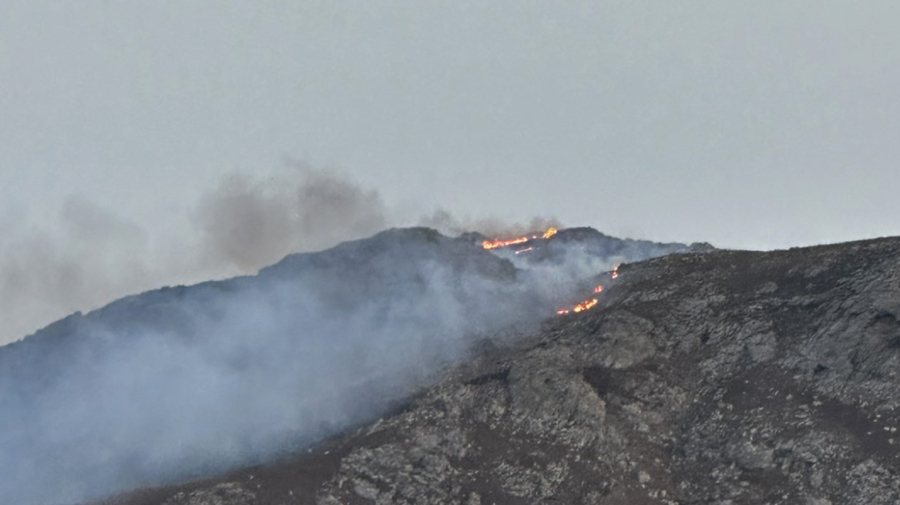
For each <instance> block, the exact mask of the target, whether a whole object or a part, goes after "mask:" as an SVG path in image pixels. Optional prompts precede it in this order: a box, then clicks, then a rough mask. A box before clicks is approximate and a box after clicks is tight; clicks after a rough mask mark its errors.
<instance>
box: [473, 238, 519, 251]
mask: <svg viewBox="0 0 900 505" xmlns="http://www.w3.org/2000/svg"><path fill="white" fill-rule="evenodd" d="M525 242H528V237H519V238H514V239H512V240H495V241H493V242H491V241H490V240H485V241H484V242H482V243H481V246H482V247H484V248H485V249H488V250H490V249H497V248H498V247H508V246H511V245H516V244H524V243H525Z"/></svg>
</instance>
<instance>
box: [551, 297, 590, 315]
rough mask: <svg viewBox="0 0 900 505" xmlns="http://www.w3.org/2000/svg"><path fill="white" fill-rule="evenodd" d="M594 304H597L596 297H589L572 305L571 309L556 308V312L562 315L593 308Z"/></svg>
mask: <svg viewBox="0 0 900 505" xmlns="http://www.w3.org/2000/svg"><path fill="white" fill-rule="evenodd" d="M595 305H597V299H596V298H591V299H590V300H585V301H583V302H581V303H579V304H578V305H576V306H574V307H572V308H571V309H562V310H557V311H556V313H557V314H560V315H562V314H568V313H569V312H584V311H585V310H591V309H593V308H594V306H595Z"/></svg>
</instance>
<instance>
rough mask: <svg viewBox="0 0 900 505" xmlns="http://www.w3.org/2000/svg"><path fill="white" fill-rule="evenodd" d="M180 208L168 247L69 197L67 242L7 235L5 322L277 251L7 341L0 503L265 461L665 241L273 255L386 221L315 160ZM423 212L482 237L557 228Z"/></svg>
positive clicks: (0, 395) (395, 234)
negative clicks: (180, 224) (192, 234)
mask: <svg viewBox="0 0 900 505" xmlns="http://www.w3.org/2000/svg"><path fill="white" fill-rule="evenodd" d="M195 209H196V210H195V212H194V214H193V216H192V218H193V223H194V226H195V227H196V228H195V229H196V230H197V231H198V233H197V234H196V238H195V240H194V241H193V242H186V243H187V244H188V246H189V247H187V246H185V247H181V248H180V249H178V248H175V249H166V248H164V247H162V248H161V247H160V246H159V244H158V243H155V242H154V241H153V240H151V238H150V235H149V234H148V233H147V232H145V231H144V230H143V229H142V228H141V227H140V226H137V225H135V224H133V223H129V222H127V221H125V220H122V219H120V218H117V217H116V216H115V215H114V214H112V213H109V212H107V211H104V210H103V209H100V208H99V207H97V206H95V205H92V204H90V203H88V202H86V201H84V200H79V199H71V200H69V201H68V202H67V203H66V205H65V208H64V212H63V215H62V217H61V223H62V227H61V228H62V230H63V232H62V234H61V235H60V237H52V236H49V235H40V234H32V235H25V236H23V237H19V238H16V239H15V240H12V241H5V242H4V244H5V245H4V246H3V247H4V248H5V249H4V251H5V254H4V256H3V259H2V261H3V263H2V265H3V270H2V272H3V276H2V280H0V287H2V289H0V295H2V296H3V299H2V301H3V302H4V303H3V309H0V310H4V311H5V312H4V317H7V315H8V316H10V317H12V318H14V317H16V316H17V315H18V314H17V313H16V311H17V310H21V309H29V310H33V311H34V313H40V310H45V309H47V308H48V307H51V308H53V309H54V310H57V311H63V310H70V309H71V308H72V307H78V306H84V305H90V304H94V305H98V304H100V303H102V302H103V301H104V298H111V297H116V296H119V295H120V294H122V292H123V291H127V290H133V289H135V288H136V287H138V288H140V289H145V288H146V287H147V286H149V285H151V284H153V283H154V282H157V281H158V280H159V279H162V278H172V277H177V276H188V275H197V274H198V273H207V272H211V271H212V272H219V273H220V274H221V273H228V272H238V273H255V272H256V270H257V269H259V268H260V267H261V266H263V265H266V264H270V263H273V262H275V261H277V260H279V259H281V258H282V257H283V259H281V261H278V262H277V263H276V264H274V265H272V266H269V267H266V268H263V269H262V270H260V271H259V272H258V274H257V275H255V276H242V277H235V278H232V279H229V280H225V281H219V282H206V283H202V284H198V285H196V286H191V287H183V286H180V287H174V288H164V289H160V290H156V291H149V292H147V293H144V294H142V295H139V296H132V297H127V298H123V299H120V300H118V301H116V302H114V303H112V304H110V305H108V306H106V307H103V308H102V309H99V310H96V311H94V312H91V313H89V314H87V315H82V314H80V313H77V314H75V315H72V316H70V317H68V318H66V319H63V320H61V321H58V322H57V323H54V324H52V325H51V326H49V327H47V328H45V329H44V330H41V331H40V332H38V333H36V334H35V335H33V336H32V337H31V338H28V339H25V340H23V341H21V342H17V343H13V344H11V345H8V346H5V347H0V475H2V476H3V479H0V503H17V504H22V505H30V504H38V503H40V504H45V505H50V504H64V503H74V502H79V501H83V500H87V499H91V498H96V497H100V496H103V495H106V494H109V493H113V492H116V491H122V490H128V489H134V488H136V487H140V486H149V485H154V484H161V483H167V482H173V481H178V480H184V479H189V478H194V477H200V476H203V475H208V474H210V473H213V472H218V471H222V470H225V469H228V468H233V467H236V466H245V465H251V464H256V463H262V462H265V461H268V460H270V459H271V458H273V457H275V456H277V455H280V454H283V453H285V452H289V451H294V450H297V449H299V448H302V447H304V446H306V445H309V444H312V443H315V442H316V441H319V440H321V439H323V438H324V437H327V436H329V435H332V434H334V433H337V432H339V431H340V430H342V429H346V428H347V427H348V426H352V425H354V424H356V423H361V422H365V421H369V420H371V419H372V418H373V417H374V416H378V415H380V414H382V413H383V412H385V411H386V410H387V409H388V407H390V406H391V405H392V404H393V403H395V402H398V401H402V399H403V398H404V397H407V396H408V395H410V394H411V393H412V392H414V391H416V390H417V389H418V388H420V387H422V386H423V385H425V384H427V383H429V381H431V380H433V379H434V378H435V377H436V376H437V374H439V373H440V372H441V370H442V369H443V368H444V367H446V366H449V365H452V364H454V363H457V362H459V361H460V360H461V359H464V358H465V357H466V356H467V353H468V352H469V351H470V349H471V348H472V344H473V343H474V342H476V341H479V340H482V339H486V338H493V339H497V338H508V337H506V336H504V337H498V335H510V334H513V335H514V334H516V333H517V331H516V330H517V328H518V329H519V330H521V329H522V327H523V326H524V327H526V328H528V327H529V325H532V324H533V323H536V322H538V321H539V320H540V319H541V318H543V317H545V316H546V315H549V314H552V313H553V311H554V310H555V309H557V308H560V307H559V305H558V304H560V303H563V304H564V305H567V304H568V302H567V300H572V299H573V298H572V297H576V298H577V297H580V296H583V294H584V293H583V292H582V291H581V290H582V288H586V287H589V283H590V282H591V278H593V277H594V276H596V275H597V274H598V273H600V272H601V271H603V270H609V269H610V268H612V265H613V263H614V262H616V261H617V258H618V256H621V257H622V258H627V259H634V258H638V257H641V256H642V255H646V254H664V253H665V252H671V251H670V250H668V249H666V248H667V247H670V246H669V245H665V244H657V245H654V244H650V243H640V242H637V241H624V242H623V241H617V240H615V239H611V238H609V237H605V236H603V235H602V234H599V233H598V232H596V231H594V230H588V229H581V230H570V231H563V232H561V233H560V234H559V236H558V237H557V238H554V239H553V240H550V241H547V242H546V243H545V244H546V249H545V252H547V253H548V254H549V255H545V257H544V259H543V260H538V259H537V258H538V257H537V256H535V257H530V256H529V255H527V254H525V255H521V256H519V255H516V254H515V253H514V251H512V250H508V249H507V250H499V251H493V252H489V251H486V250H484V249H483V248H481V247H480V245H479V244H478V243H477V240H475V239H474V238H473V237H460V238H449V237H446V236H444V235H441V234H440V233H438V232H436V231H434V230H432V229H428V228H412V229H394V230H388V231H384V232H381V233H378V234H376V235H375V236H374V237H371V238H368V239H363V240H356V241H347V242H342V243H340V244H339V245H337V246H335V247H333V248H332V249H329V250H327V251H324V252H319V253H315V252H313V253H306V254H292V255H288V256H286V257H285V255H286V254H287V253H288V252H292V251H302V250H309V249H316V248H322V247H326V246H328V245H331V244H333V243H336V242H340V241H342V240H343V239H345V238H350V237H355V236H360V235H366V234H368V233H370V232H371V231H372V230H377V229H379V228H381V227H383V226H385V225H387V224H389V223H391V222H392V219H391V217H390V215H389V213H388V212H387V211H386V207H385V205H384V203H383V202H382V201H381V199H380V198H379V196H378V194H377V193H376V192H374V191H371V190H365V189H363V188H360V187H359V186H357V185H355V184H353V183H351V182H349V181H348V180H347V179H346V178H344V177H342V176H341V175H340V174H339V173H338V172H335V171H333V170H314V169H310V168H308V167H301V168H299V169H294V170H292V171H289V172H287V173H284V174H280V175H278V176H273V177H271V178H269V179H266V180H260V179H254V178H249V177H246V176H233V177H230V178H229V179H227V180H226V181H224V182H223V183H222V184H221V185H220V186H219V187H218V188H216V189H215V190H214V191H212V192H210V193H209V194H207V195H204V196H203V198H201V199H200V201H199V202H198V203H197V205H196V207H195ZM423 221H427V222H428V223H429V224H432V225H433V226H439V227H441V228H443V229H445V230H447V231H450V232H452V233H457V232H461V231H467V228H468V227H470V226H471V227H472V228H475V229H478V230H480V231H482V232H483V233H486V234H491V235H493V234H498V235H506V234H510V233H513V232H516V233H519V232H523V231H525V230H527V229H529V228H530V229H532V230H533V229H535V228H538V229H540V228H544V227H546V226H549V225H551V224H554V223H552V222H551V221H547V220H543V221H541V220H537V221H532V222H531V223H527V224H524V225H508V224H504V223H502V222H500V221H497V220H461V219H457V218H453V217H452V216H449V215H448V214H447V213H446V212H438V213H435V214H434V215H432V216H430V217H428V218H427V219H423ZM0 224H2V221H0ZM3 226H5V227H6V228H7V229H10V226H12V227H13V228H15V227H16V225H15V224H13V225H10V224H8V222H7V224H4V225H3ZM517 226H519V227H520V228H518V229H517V228H516V227H517ZM566 237H575V239H569V238H566ZM542 243H544V242H542ZM657 246H658V250H657V249H654V248H653V247H657ZM160 250H174V251H179V252H181V253H183V252H184V251H185V250H193V251H195V253H196V256H192V257H191V256H190V255H188V256H189V257H188V258H187V259H186V258H184V256H185V255H184V254H175V255H166V254H162V255H161V254H159V251H160ZM623 251H624V252H623ZM34 300H37V301H39V302H42V303H43V304H44V305H40V304H36V305H29V303H33V301H34ZM576 301H581V299H578V300H576ZM7 304H11V305H10V306H12V307H13V309H8V308H7ZM17 304H18V305H17ZM509 330H512V331H509Z"/></svg>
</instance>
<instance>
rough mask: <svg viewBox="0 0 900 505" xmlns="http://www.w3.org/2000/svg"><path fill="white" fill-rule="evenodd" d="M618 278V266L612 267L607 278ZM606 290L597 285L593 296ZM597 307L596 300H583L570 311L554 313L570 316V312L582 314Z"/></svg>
mask: <svg viewBox="0 0 900 505" xmlns="http://www.w3.org/2000/svg"><path fill="white" fill-rule="evenodd" d="M618 276H619V265H616V266H615V267H613V269H612V272H610V273H609V277H610V278H612V279H615V278H617V277H618ZM605 289H606V288H604V287H603V285H602V284H598V285H597V287H595V288H594V294H600V293H602V292H603V291H604V290H605ZM596 305H597V299H596V298H591V299H590V300H585V301H583V302H581V303H579V304H578V305H576V306H574V307H572V308H571V309H560V310H557V311H556V313H557V314H558V315H560V316H562V315H565V314H570V313H572V312H584V311H586V310H591V309H593V308H594V307H595V306H596Z"/></svg>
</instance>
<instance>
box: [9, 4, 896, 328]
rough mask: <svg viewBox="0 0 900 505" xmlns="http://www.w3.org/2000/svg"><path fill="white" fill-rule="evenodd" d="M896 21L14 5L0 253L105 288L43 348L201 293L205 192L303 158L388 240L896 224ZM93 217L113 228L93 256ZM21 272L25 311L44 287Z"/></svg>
mask: <svg viewBox="0 0 900 505" xmlns="http://www.w3.org/2000/svg"><path fill="white" fill-rule="evenodd" d="M898 19H900V4H898V3H897V2H893V1H883V2H878V1H869V2H865V3H859V2H832V1H828V2H822V1H816V2H812V1H809V2H780V1H779V2H775V1H763V2H740V3H738V2H639V1H632V2H599V1H595V2H525V1H521V0H517V1H492V2H466V1H454V2H422V1H416V2H390V3H381V2H379V3H372V2H361V1H360V2H348V1H342V2H335V1H328V2H319V1H304V2H274V1H273V2H238V1H233V0H218V1H215V2H212V1H192V2H176V1H153V2H127V3H123V2H111V1H105V2H100V1H85V2H51V1H39V0H28V1H20V0H7V1H4V2H3V3H2V4H0V154H2V156H0V253H2V254H3V255H4V256H5V257H8V256H9V255H10V254H16V255H18V256H17V258H19V259H20V260H22V258H21V257H22V256H24V257H27V259H28V260H29V261H30V262H28V263H27V265H28V266H29V269H30V270H29V269H26V270H27V271H28V272H32V273H29V275H34V274H33V271H34V270H43V271H44V272H45V273H44V274H45V275H47V276H49V277H50V280H49V281H47V283H49V284H53V283H54V282H55V283H56V284H60V283H62V284H65V282H63V281H60V280H59V277H58V276H56V275H55V274H54V273H53V272H55V270H52V269H46V268H42V267H41V266H40V265H42V264H43V263H41V261H42V260H41V256H40V254H33V253H32V249H29V247H33V248H37V249H38V250H41V251H46V250H47V244H54V243H57V242H54V241H58V240H63V242H60V243H61V244H63V245H57V246H55V249H52V250H53V251H56V252H54V253H53V254H56V255H57V256H59V255H60V254H63V252H65V253H66V254H67V253H68V251H69V250H71V249H78V251H79V254H78V256H77V260H72V261H71V265H70V266H71V267H72V268H73V269H74V270H77V271H79V272H82V275H81V277H78V278H79V279H81V280H80V281H79V282H81V283H82V284H84V285H85V286H87V287H85V288H84V290H83V291H84V293H87V294H83V293H82V294H77V296H76V295H73V296H72V297H70V298H75V299H76V300H74V301H73V300H71V299H66V301H65V303H63V302H59V303H56V302H54V303H56V304H55V305H53V308H52V310H51V309H47V308H46V307H42V306H40V307H39V306H33V307H32V306H31V305H28V307H30V308H27V310H26V309H23V308H22V307H19V308H17V309H16V310H15V311H13V310H12V309H7V310H5V311H0V313H2V317H3V319H4V320H5V322H7V326H9V325H12V326H14V327H15V328H16V330H15V331H16V332H19V333H18V334H19V335H21V332H24V331H30V329H34V328H36V325H37V324H39V323H41V324H43V323H46V322H49V320H52V318H55V317H60V316H61V315H64V314H65V313H66V312H67V311H71V310H76V309H78V310H82V309H85V308H90V307H92V306H96V305H97V304H99V303H104V302H105V301H108V299H111V298H112V297H114V296H121V294H125V293H126V292H134V291H136V290H139V289H149V288H151V287H154V286H156V285H161V284H162V283H164V282H183V281H185V280H199V279H200V278H201V277H202V276H203V275H205V274H206V273H208V271H205V270H204V271H202V272H201V270H198V269H197V268H195V267H196V265H194V263H196V262H194V263H192V262H191V261H189V260H188V259H189V258H195V257H197V258H199V257H201V256H202V255H201V254H199V253H198V252H197V248H198V247H200V246H197V245H196V244H195V243H194V242H191V240H190V239H191V237H193V236H194V235H195V234H197V233H198V232H197V225H196V222H197V219H199V218H198V217H197V216H198V211H197V209H198V205H200V207H202V204H198V202H203V201H205V200H204V198H207V197H208V196H209V195H210V194H211V193H213V194H215V193H216V191H219V188H221V186H220V184H221V181H222V180H223V178H225V177H227V176H228V174H231V173H234V172H240V173H244V174H251V176H254V177H256V178H261V179H265V178H267V177H269V175H270V174H272V173H277V172H278V171H279V170H284V168H283V166H284V161H285V159H292V160H297V159H299V160H303V161H304V163H307V164H309V165H310V166H313V167H325V166H336V167H338V168H339V169H340V171H341V173H342V174H343V176H342V177H345V178H346V179H347V180H349V181H352V184H354V185H357V186H358V187H359V188H362V189H361V191H363V192H365V191H377V192H378V194H377V195H375V196H374V197H373V198H375V199H376V200H377V201H376V204H377V205H376V207H377V208H381V205H382V203H381V202H384V207H385V208H386V209H387V210H386V211H385V212H386V217H385V219H384V221H383V223H384V224H390V225H400V224H413V223H416V222H420V221H421V216H427V215H430V214H431V213H433V212H434V211H436V210H438V209H445V210H447V211H449V212H450V213H452V214H453V215H455V216H462V217H463V218H471V219H481V218H485V217H492V218H497V219H501V220H506V221H518V222H521V221H523V220H527V219H530V218H531V217H532V216H535V215H539V216H552V217H555V218H558V219H559V220H560V221H561V222H563V223H565V224H570V225H586V226H593V227H595V228H597V229H599V230H601V231H604V232H606V233H610V234H614V235H623V236H629V237H635V238H648V239H653V240H664V241H681V242H691V241H701V240H702V241H709V242H712V243H713V244H715V245H717V246H720V247H740V248H756V249H768V248H778V247H788V246H797V245H805V244H813V243H823V242H837V241H844V240H851V239H860V238H867V237H874V236H881V235H896V234H898V232H900V224H898V221H897V216H898V215H900V201H898V199H897V198H896V196H895V194H896V188H897V187H900V170H898V167H897V160H898V159H900V157H898V154H900V143H898V142H897V139H898V138H900V95H898V93H897V92H896V90H897V89H900V35H898V33H900V31H898V30H897V20H898ZM301 185H302V184H301ZM368 194H370V195H371V194H372V193H368ZM72 209H75V211H74V212H75V214H76V215H75V218H73V217H72V215H71V214H72V212H73V210H72ZM61 214H62V215H63V218H62V219H61V217H60V216H61ZM201 214H202V213H201ZM85 215H87V216H88V217H89V219H88V220H87V221H88V222H90V223H94V224H96V223H97V222H100V223H101V224H102V225H103V226H101V227H100V229H101V230H104V231H103V233H101V234H100V235H99V236H98V235H97V234H96V233H94V231H95V230H96V229H97V228H95V227H91V228H90V230H88V232H84V233H81V234H80V235H78V240H77V241H76V243H75V244H76V245H72V242H71V240H70V239H67V238H65V236H66V234H67V233H69V235H71V233H70V232H71V230H72V227H73V225H72V219H75V222H76V223H78V222H84V219H81V220H79V219H80V218H79V216H81V217H84V216H85ZM91 216H93V217H91ZM67 219H68V220H69V221H67ZM201 221H202V219H201ZM376 222H381V221H378V220H377V219H376ZM67 223H68V224H67ZM75 228H77V226H75ZM201 228H202V227H201ZM110 230H113V231H110ZM366 231H368V229H366ZM357 233H361V232H358V231H357ZM110 234H113V236H114V237H115V242H114V244H113V245H115V249H116V251H117V252H110V250H111V249H113V247H112V245H110V247H109V248H108V249H104V243H106V244H111V243H110V242H109V241H107V242H104V240H105V238H108V237H109V236H110ZM60 236H63V238H59V237H60ZM123 237H124V238H123ZM171 237H182V238H180V239H178V240H175V239H171ZM184 237H187V239H184ZM65 240H69V241H68V242H66V241H65ZM288 242H289V243H292V244H293V242H291V241H288ZM36 243H37V244H38V245H35V244H36ZM123 243H124V245H122V244H123ZM41 244H43V245H41ZM148 244H150V245H148ZM159 244H163V245H159ZM171 244H181V245H178V246H174V245H171ZM316 244H317V245H320V243H319V242H316ZM26 245H27V247H26ZM294 245H296V244H294ZM76 246H77V247H76ZM79 248H80V249H79ZM60 251H63V252H60ZM160 251H163V252H160ZM48 258H49V259H48V260H47V261H54V258H56V256H53V255H52V254H51V255H49V256H48ZM66 258H67V260H68V259H70V258H69V257H68V256H66ZM172 258H178V261H176V262H175V263H177V264H178V266H177V268H176V267H173V266H172V265H173V260H172ZM57 260H58V258H57ZM88 260H90V262H93V263H92V264H95V265H96V267H95V268H93V270H84V262H85V261H88ZM22 261H24V260H22ZM22 261H19V263H15V264H16V265H20V266H21V265H22V264H25V263H22ZM186 263H189V265H185V264H186ZM9 264H10V263H8V262H7V263H3V262H2V259H0V268H6V271H5V272H0V276H2V277H4V278H6V279H7V284H8V286H7V291H8V293H7V295H5V297H3V300H4V302H5V303H6V305H7V307H9V306H10V305H9V304H10V303H12V302H10V300H13V299H18V298H22V296H23V295H22V291H21V289H20V287H21V286H23V285H25V284H22V282H23V281H21V279H19V280H17V281H16V283H11V284H10V282H8V279H9V278H10V275H11V274H10V272H11V271H12V270H11V269H10V267H8V266H6V267H4V266H3V265H9ZM163 264H164V266H161V265H163ZM79 269H80V270H79ZM19 270H21V268H20V269H17V270H16V271H17V272H19ZM227 271H228V270H227V268H225V267H222V268H219V269H218V270H217V269H215V268H214V269H212V270H210V271H209V272H212V273H211V274H210V275H213V276H215V275H223V274H224V273H226V272H227ZM47 272H49V273H47ZM84 272H87V273H84ZM97 272H105V273H109V272H113V273H111V274H109V275H111V276H112V278H113V280H110V281H109V282H107V283H106V284H104V286H106V287H105V288H103V289H99V288H96V287H94V285H93V284H91V282H95V281H96V277H97V276H98V275H99V274H98V273H97ZM118 272H127V273H128V275H127V276H126V277H127V278H126V279H125V280H122V279H123V276H122V275H119V273H118ZM20 273H21V272H20ZM23 275H24V274H23ZM29 282H31V281H29ZM17 283H18V284H17ZM26 284H27V285H28V286H32V285H38V284H40V282H39V281H33V282H32V283H31V284H28V283H26ZM107 285H109V286H107ZM10 286H12V287H10ZM54 286H55V285H54ZM110 286H111V287H110ZM57 288H58V286H55V287H52V288H49V287H46V286H45V287H42V288H41V289H35V290H33V292H32V295H31V296H32V298H33V299H35V300H38V301H39V302H40V301H41V300H42V299H46V298H48V296H49V295H47V293H51V292H53V293H56V291H54V290H57ZM10 289H15V290H13V291H9V290H10ZM60 289H62V288H60ZM16 290H18V291H16ZM0 291H2V290H0ZM9 293H12V294H9ZM0 295H2V293H0ZM42 297H43V298H42ZM17 303H20V304H24V303H26V302H22V301H19V302H17ZM35 303H38V302H35ZM41 303H44V302H41ZM19 313H22V314H26V315H28V318H30V319H28V321H29V322H27V323H25V322H21V321H20V317H19V315H18V314H19ZM22 317H25V316H22ZM11 338H13V337H10V336H9V335H0V342H2V341H4V340H9V339H11Z"/></svg>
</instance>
